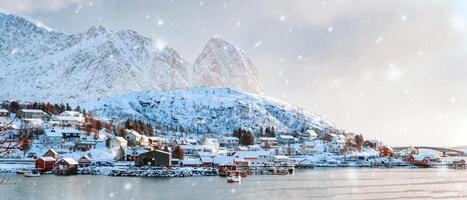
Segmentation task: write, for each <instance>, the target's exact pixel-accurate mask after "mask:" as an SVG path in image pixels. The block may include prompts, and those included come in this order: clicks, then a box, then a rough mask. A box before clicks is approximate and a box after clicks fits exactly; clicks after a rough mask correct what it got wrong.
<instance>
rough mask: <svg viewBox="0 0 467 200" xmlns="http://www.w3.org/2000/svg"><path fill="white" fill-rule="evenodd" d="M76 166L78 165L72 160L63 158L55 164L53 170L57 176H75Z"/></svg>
mask: <svg viewBox="0 0 467 200" xmlns="http://www.w3.org/2000/svg"><path fill="white" fill-rule="evenodd" d="M78 165H79V163H78V162H76V160H74V159H73V158H63V159H61V160H59V161H57V162H56V163H55V165H54V170H55V173H56V174H59V175H69V174H76V173H77V171H78Z"/></svg>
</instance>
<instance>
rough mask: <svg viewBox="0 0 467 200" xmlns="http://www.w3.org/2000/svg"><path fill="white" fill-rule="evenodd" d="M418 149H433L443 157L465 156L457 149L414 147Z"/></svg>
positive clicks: (395, 149) (397, 149) (397, 148)
mask: <svg viewBox="0 0 467 200" xmlns="http://www.w3.org/2000/svg"><path fill="white" fill-rule="evenodd" d="M407 148H409V147H393V148H392V149H394V151H396V152H398V151H401V150H403V149H407ZM414 148H416V149H431V150H435V151H439V152H441V153H443V156H464V155H465V154H464V151H461V150H456V149H449V148H443V147H427V146H414Z"/></svg>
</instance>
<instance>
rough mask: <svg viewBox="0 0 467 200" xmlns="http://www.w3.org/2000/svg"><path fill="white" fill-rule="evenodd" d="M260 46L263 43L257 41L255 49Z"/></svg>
mask: <svg viewBox="0 0 467 200" xmlns="http://www.w3.org/2000/svg"><path fill="white" fill-rule="evenodd" d="M262 44H263V43H262V42H261V41H258V42H256V43H255V47H259V46H261V45H262Z"/></svg>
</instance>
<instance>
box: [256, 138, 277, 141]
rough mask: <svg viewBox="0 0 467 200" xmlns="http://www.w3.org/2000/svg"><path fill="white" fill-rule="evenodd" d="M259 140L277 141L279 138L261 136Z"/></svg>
mask: <svg viewBox="0 0 467 200" xmlns="http://www.w3.org/2000/svg"><path fill="white" fill-rule="evenodd" d="M259 140H263V141H264V140H265V141H276V140H277V138H273V137H259Z"/></svg>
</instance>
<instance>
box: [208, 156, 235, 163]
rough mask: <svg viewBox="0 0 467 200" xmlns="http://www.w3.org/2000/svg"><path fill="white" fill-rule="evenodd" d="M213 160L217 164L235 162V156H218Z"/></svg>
mask: <svg viewBox="0 0 467 200" xmlns="http://www.w3.org/2000/svg"><path fill="white" fill-rule="evenodd" d="M212 162H213V163H214V164H217V165H223V164H227V163H233V162H234V157H231V156H218V157H214V158H213V159H212Z"/></svg>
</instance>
